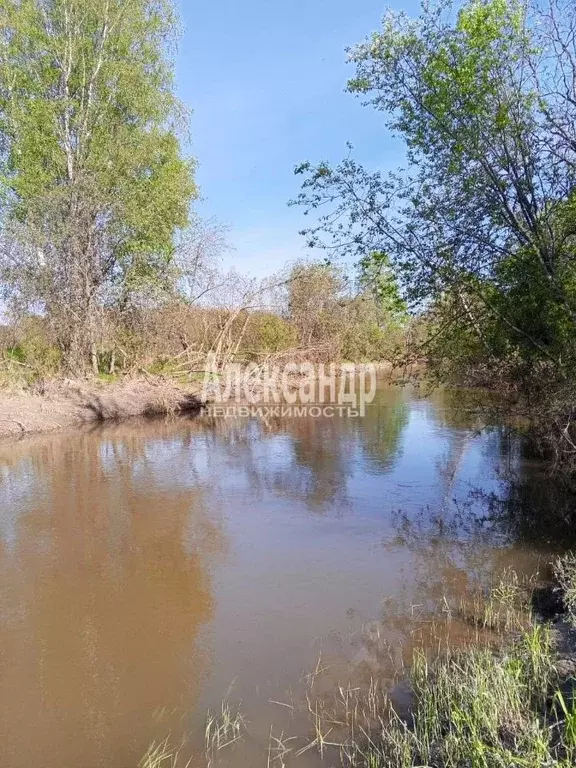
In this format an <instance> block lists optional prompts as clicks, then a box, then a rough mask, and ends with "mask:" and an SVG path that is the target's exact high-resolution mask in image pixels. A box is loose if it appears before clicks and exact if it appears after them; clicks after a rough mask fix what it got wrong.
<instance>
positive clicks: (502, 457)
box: [0, 387, 557, 768]
mask: <svg viewBox="0 0 576 768" xmlns="http://www.w3.org/2000/svg"><path fill="white" fill-rule="evenodd" d="M482 425H483V423H482V420H481V418H480V416H478V415H477V411H476V410H475V409H474V408H469V407H466V408H462V407H461V404H459V403H456V402H455V400H454V396H453V395H451V394H450V393H436V394H435V395H434V396H432V397H429V398H422V397H420V396H417V394H416V393H415V392H413V391H411V390H409V389H399V388H389V387H382V388H380V390H379V391H378V393H377V397H376V400H375V402H374V403H373V404H372V405H371V406H369V408H368V412H367V414H366V416H365V418H363V419H350V418H340V417H338V416H335V417H334V418H330V419H328V418H325V419H322V418H319V419H312V418H308V419H304V418H294V419H284V420H273V421H272V422H269V423H263V422H260V421H257V420H222V419H220V420H218V421H214V420H211V419H208V418H207V417H199V418H196V419H191V420H185V419H177V420H173V421H153V422H142V423H130V424H124V425H120V426H118V425H116V426H108V427H101V428H98V429H94V430H92V431H89V432H87V431H82V432H70V433H67V434H62V435H59V436H48V437H39V438H35V439H26V440H23V441H21V442H17V443H5V444H3V445H1V446H0V765H1V766H2V768H97V767H98V768H100V766H102V767H104V766H105V767H106V768H130V767H134V768H135V766H137V765H138V763H139V760H140V759H141V757H142V755H143V754H144V752H145V751H146V749H147V747H148V745H149V744H150V743H151V742H152V741H153V740H161V739H163V738H165V737H166V736H167V735H168V734H170V738H171V740H172V741H173V742H174V743H180V741H182V740H184V741H185V746H184V748H183V752H185V753H186V754H187V755H188V754H190V755H194V756H195V757H194V761H195V763H194V764H198V765H201V764H202V760H203V758H201V757H199V755H200V754H201V753H202V749H203V746H202V745H203V728H204V722H205V717H206V712H207V710H208V709H212V710H215V709H218V707H219V706H220V701H221V700H222V698H223V697H227V699H228V700H229V701H231V702H232V703H233V704H234V705H235V704H237V703H238V702H241V707H242V711H243V713H244V717H245V719H246V721H247V723H248V735H247V736H246V737H245V738H244V739H243V741H242V742H240V743H238V744H236V745H235V746H234V747H231V748H230V749H229V750H224V751H223V753H222V755H219V756H218V757H219V760H220V761H221V762H222V763H223V764H227V765H234V766H240V767H242V768H248V767H250V768H251V767H252V766H256V765H262V766H264V765H266V764H267V749H268V737H269V733H270V727H271V726H272V727H274V728H275V729H276V730H275V732H276V733H279V732H280V731H281V730H284V732H285V735H295V736H299V737H301V738H302V739H305V737H306V734H307V728H308V724H307V721H306V719H305V718H304V715H303V708H302V706H301V705H302V701H303V698H302V697H303V688H304V687H305V685H306V684H307V683H306V680H307V678H306V672H307V671H308V672H309V671H310V670H313V669H314V668H315V667H316V665H317V663H318V660H319V659H321V662H320V666H319V667H318V669H319V671H320V673H321V675H323V676H324V678H325V682H326V685H328V686H329V685H333V684H334V683H335V682H336V680H347V681H352V682H353V684H357V685H363V684H365V683H366V681H367V680H369V679H370V678H371V677H374V676H379V675H383V676H384V677H385V676H386V675H388V674H389V673H390V669H389V667H390V665H398V664H399V663H402V660H403V659H407V658H408V657H409V653H410V648H411V645H412V643H413V641H414V637H413V635H414V617H415V616H417V617H420V618H422V617H424V618H425V617H426V615H427V614H428V612H432V611H433V610H434V606H437V605H438V603H439V602H440V601H441V600H442V597H443V596H444V595H446V596H447V597H448V598H449V599H453V598H454V599H458V598H460V597H465V596H466V595H467V594H468V593H469V592H470V591H471V590H473V589H476V588H477V586H478V585H479V584H488V583H490V581H491V580H493V579H494V578H497V576H498V575H499V574H501V573H502V572H503V571H504V570H505V569H506V568H508V567H514V568H515V569H516V570H517V571H519V572H520V573H521V574H528V573H531V572H533V571H534V569H536V568H537V567H538V566H539V565H542V563H545V562H546V560H547V559H549V556H550V553H551V552H553V551H555V550H556V549H557V545H556V543H555V541H554V535H555V532H554V530H553V528H552V527H551V525H549V524H548V523H547V515H548V513H549V508H551V507H552V506H554V505H555V504H557V500H554V499H552V498H551V497H550V494H549V492H548V491H547V490H546V487H547V486H546V477H545V474H544V473H543V471H542V468H540V467H538V466H537V465H536V464H534V463H533V462H532V463H531V462H529V461H527V460H524V459H523V458H522V451H521V446H520V445H519V442H518V440H516V439H514V438H510V436H508V435H506V434H505V432H504V430H502V429H501V428H498V427H497V426H496V427H493V428H491V429H489V430H483V431H481V432H479V431H478V430H479V428H480V427H481V426H482ZM547 505H548V506H547ZM420 626H421V627H422V626H425V621H424V623H423V624H421V625H420ZM455 632H456V633H457V627H456V626H455ZM224 752H226V754H224ZM303 761H304V762H302V763H298V764H308V765H315V764H316V757H314V756H313V753H312V752H309V753H307V754H306V755H305V756H304V757H303Z"/></svg>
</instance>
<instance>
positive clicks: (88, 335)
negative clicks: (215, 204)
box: [0, 0, 197, 365]
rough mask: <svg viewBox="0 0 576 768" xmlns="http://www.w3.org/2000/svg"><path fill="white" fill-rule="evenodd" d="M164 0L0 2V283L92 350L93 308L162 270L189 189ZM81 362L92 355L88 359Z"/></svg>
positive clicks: (192, 190)
mask: <svg viewBox="0 0 576 768" xmlns="http://www.w3.org/2000/svg"><path fill="white" fill-rule="evenodd" d="M175 30H176V16H175V11H174V8H173V5H172V2H171V0H134V1H133V2H130V3H128V4H127V3H125V2H124V1H123V0H54V2H50V3H45V2H43V0H22V1H21V2H18V3H3V4H2V7H1V9H0V138H1V140H2V144H3V152H2V155H1V158H0V204H1V207H2V208H1V215H2V219H3V223H4V225H5V237H6V239H8V240H9V242H10V248H9V249H8V250H9V251H10V252H15V251H19V253H18V258H17V259H16V260H15V259H14V258H6V259H5V261H4V263H3V264H2V267H3V273H4V274H3V276H2V277H3V282H4V284H5V286H7V287H8V288H9V289H10V291H11V295H12V298H13V299H15V300H16V301H18V302H19V303H21V304H27V305H29V306H34V305H38V304H40V305H41V306H43V308H44V310H45V312H46V313H47V314H48V315H49V317H50V318H51V319H52V320H54V322H55V323H57V324H58V326H59V330H58V338H59V343H60V345H61V347H62V349H63V351H64V352H65V353H66V355H67V356H68V357H70V358H72V357H74V360H72V359H71V360H70V362H71V363H72V364H73V365H81V364H82V358H84V359H85V357H86V356H87V354H88V353H89V352H91V354H92V356H93V360H94V361H95V357H94V349H93V348H94V342H95V333H96V331H95V328H96V326H97V325H98V319H97V314H98V311H99V309H100V308H101V307H102V306H103V304H104V303H107V304H110V303H113V302H115V301H119V300H120V301H122V302H124V303H126V302H127V301H128V299H129V297H130V295H131V294H132V293H134V292H135V291H142V290H143V289H145V288H146V286H150V285H152V286H155V285H157V284H158V283H159V282H163V281H165V280H166V279H167V275H168V271H169V267H170V265H171V262H172V259H173V254H174V249H175V242H176V235H177V232H178V230H181V229H183V228H184V227H186V226H187V224H188V217H189V206H190V202H191V201H192V200H193V199H194V198H195V197H196V194H197V192H196V187H195V184H194V179H193V170H194V163H193V162H191V161H190V160H188V159H186V158H185V157H183V156H182V153H181V151H180V142H179V138H178V130H179V126H181V125H183V122H184V119H185V115H184V112H183V110H182V107H181V106H180V104H179V103H178V101H177V99H176V97H175V95H174V87H173V71H172V63H171V57H172V53H171V51H172V46H173V43H174V40H175ZM94 364H95V363H94Z"/></svg>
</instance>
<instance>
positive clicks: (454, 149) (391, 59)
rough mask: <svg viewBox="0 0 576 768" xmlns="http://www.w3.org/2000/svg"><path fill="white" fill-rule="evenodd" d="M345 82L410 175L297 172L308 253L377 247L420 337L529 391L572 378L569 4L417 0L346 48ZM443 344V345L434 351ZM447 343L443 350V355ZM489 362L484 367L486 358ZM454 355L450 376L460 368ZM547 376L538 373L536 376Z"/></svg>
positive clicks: (573, 183)
mask: <svg viewBox="0 0 576 768" xmlns="http://www.w3.org/2000/svg"><path fill="white" fill-rule="evenodd" d="M350 60H351V62H352V63H353V64H354V65H355V67H356V74H355V77H353V79H352V80H350V82H349V85H348V89H349V91H350V92H351V93H353V94H356V95H359V96H360V97H361V98H362V99H364V100H365V103H366V104H367V105H370V106H371V107H373V108H374V109H376V110H379V111H383V112H384V113H385V114H386V115H387V117H388V125H389V127H390V128H391V130H393V131H394V132H395V133H396V134H397V135H399V136H400V137H401V138H402V139H403V140H404V142H405V147H406V157H407V160H408V169H407V170H405V171H397V172H395V173H391V174H389V175H385V174H382V173H380V172H371V171H369V170H367V169H365V168H363V167H362V166H361V165H359V164H358V163H357V162H355V160H354V159H353V157H352V155H351V154H349V156H348V157H347V158H346V159H345V160H343V161H342V162H341V163H340V164H338V165H337V166H336V167H332V166H330V165H328V164H326V163H321V164H319V165H317V166H313V165H311V164H310V163H304V164H302V165H301V166H299V167H298V168H297V172H298V173H301V174H304V175H305V177H306V178H305V180H304V183H303V190H302V193H301V195H300V196H299V200H298V202H300V203H301V204H303V205H304V206H306V208H307V210H308V211H318V212H319V213H320V214H321V216H320V218H319V221H318V225H317V226H314V227H312V228H311V229H309V230H307V231H306V235H307V237H308V240H309V242H310V244H311V245H321V246H322V247H324V248H327V249H328V250H329V251H334V250H335V251H340V252H344V253H346V254H353V255H354V256H355V257H356V258H359V259H363V260H364V268H365V269H366V268H367V267H370V268H375V267H376V266H377V261H378V259H377V258H376V259H375V257H374V256H373V255H372V254H380V253H385V254H386V255H387V257H388V258H389V259H390V264H391V265H392V267H393V269H394V271H395V273H396V274H397V276H398V277H399V279H400V282H401V284H402V287H403V289H404V291H405V293H406V296H407V298H408V300H409V302H410V306H411V308H412V310H413V311H415V312H417V313H419V314H422V313H426V314H427V316H428V317H432V318H433V322H431V323H430V324H429V329H430V334H429V336H428V339H427V341H426V344H427V345H429V347H428V348H430V345H432V346H433V347H434V349H435V351H436V354H435V357H436V358H437V359H443V360H446V358H450V357H452V356H453V355H454V351H455V349H456V348H457V347H458V346H459V345H458V343H455V342H458V340H463V334H464V335H465V343H464V344H463V345H462V346H463V347H465V348H466V349H468V350H469V351H470V357H469V358H468V362H469V363H470V362H473V363H474V364H476V363H477V362H479V361H480V362H481V363H482V364H483V365H484V368H485V369H486V367H487V366H490V368H491V370H493V371H494V374H495V376H494V378H493V382H492V383H497V379H496V374H498V376H502V375H504V376H505V377H506V382H507V384H508V385H511V384H514V385H515V386H517V387H519V388H520V389H523V390H524V391H527V390H528V389H530V388H531V389H533V390H534V389H535V388H536V389H537V388H538V386H540V385H541V383H542V382H543V381H546V382H548V383H549V382H550V381H551V380H555V381H557V382H558V383H559V385H560V384H561V383H562V382H566V381H569V380H570V379H571V378H572V375H573V372H574V371H575V370H576V344H575V340H576V258H575V257H576V215H575V214H576V209H575V207H574V205H575V200H576V198H575V189H576V175H575V172H576V140H575V138H574V136H575V133H574V126H575V125H576V98H575V93H574V83H575V82H576V7H575V6H574V4H573V3H571V2H567V0H545V2H535V3H534V5H530V4H529V2H524V0H468V1H467V2H465V3H464V4H463V5H461V6H460V7H459V10H457V11H456V10H455V7H454V5H453V4H452V3H451V2H450V0H438V2H436V3H432V4H430V3H426V4H424V5H423V8H422V12H421V14H420V16H419V18H418V19H416V20H411V19H409V18H408V17H407V16H406V15H405V14H394V13H389V14H388V15H387V16H386V17H385V19H384V21H383V24H382V27H381V29H379V30H378V31H377V32H375V33H374V34H373V35H372V36H371V37H370V38H369V39H367V40H366V41H365V42H364V43H362V44H360V45H359V46H357V47H355V48H353V49H352V50H351V51H350ZM439 345H440V346H439ZM441 345H444V353H442V349H441ZM496 361H497V362H498V363H499V365H494V363H495V362H496ZM462 362H463V358H462V356H461V355H460V356H458V357H457V365H456V366H454V368H453V370H460V371H461V370H462ZM544 372H545V374H544Z"/></svg>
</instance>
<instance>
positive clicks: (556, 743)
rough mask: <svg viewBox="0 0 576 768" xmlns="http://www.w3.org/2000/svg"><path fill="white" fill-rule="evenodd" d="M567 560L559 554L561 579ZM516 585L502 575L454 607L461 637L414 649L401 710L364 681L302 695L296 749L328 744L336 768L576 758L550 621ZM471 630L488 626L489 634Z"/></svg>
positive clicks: (483, 765)
mask: <svg viewBox="0 0 576 768" xmlns="http://www.w3.org/2000/svg"><path fill="white" fill-rule="evenodd" d="M574 565H576V560H571V561H570V562H568V563H564V573H565V578H566V585H567V586H570V587H571V588H572V587H573V585H574V583H575V582H574V581H573V579H574V576H576V567H574V568H573V566H574ZM574 589H575V595H576V587H574ZM521 594H522V588H521V586H520V585H519V584H518V581H517V579H516V578H515V576H514V574H508V575H507V578H506V579H504V580H503V581H502V582H501V583H500V584H498V585H496V586H495V588H494V589H493V590H492V591H491V592H490V594H489V595H488V596H487V597H486V599H485V601H484V603H483V605H480V604H479V602H475V603H474V605H473V610H471V609H470V606H467V607H466V609H464V608H462V607H461V608H459V609H458V610H457V611H455V613H459V614H460V618H462V617H463V616H464V617H465V618H466V620H467V621H468V622H469V623H470V624H471V625H472V626H474V627H476V628H478V633H477V635H476V638H475V639H474V640H472V643H471V644H470V645H469V646H466V647H464V648H458V649H453V648H451V647H450V645H449V644H448V645H446V646H444V647H443V648H442V650H441V651H440V652H439V653H438V654H437V655H436V656H435V657H434V658H432V659H431V658H430V657H429V655H428V654H427V653H425V652H424V650H420V651H416V653H415V655H414V659H413V662H412V667H411V671H410V673H409V681H410V686H411V690H412V697H413V700H412V707H411V712H410V714H409V715H408V716H406V715H404V716H401V715H400V714H399V713H398V712H397V711H396V709H395V707H394V705H393V703H392V702H391V701H390V699H389V698H388V697H387V695H386V693H385V692H384V691H382V690H380V689H379V687H378V685H377V684H376V683H374V682H372V684H371V685H370V687H369V688H368V690H360V689H354V690H350V689H348V690H346V689H342V688H339V689H338V691H336V693H335V695H334V697H333V698H332V700H331V701H330V702H329V703H328V704H326V703H325V702H324V701H322V700H318V699H317V700H315V701H310V700H309V709H310V712H311V719H312V738H311V739H310V741H309V744H308V746H307V747H304V748H303V749H302V750H301V752H303V751H306V750H307V749H309V748H312V747H314V748H315V749H317V751H318V752H319V753H320V755H321V756H322V757H323V756H324V755H325V753H326V751H327V749H330V748H331V749H332V750H333V751H332V752H331V753H330V758H331V759H330V761H328V762H329V763H330V765H334V764H335V762H338V763H339V764H340V765H341V766H343V768H568V766H574V765H576V705H575V704H572V703H568V702H567V701H566V698H565V697H564V695H563V694H562V693H561V692H560V690H559V682H560V681H559V680H558V675H557V673H556V669H555V666H554V662H555V650H554V641H553V635H552V630H551V628H550V626H549V625H546V624H542V623H539V622H537V621H536V620H535V619H534V618H533V617H531V616H530V614H529V612H528V610H527V607H526V606H524V607H521V606H520V603H521V600H520V596H521ZM445 612H446V610H445ZM448 613H450V612H449V611H448ZM450 620H451V617H449V621H450ZM480 629H481V630H483V631H484V630H486V629H489V630H491V632H492V636H491V640H490V641H489V640H488V639H487V636H486V634H485V633H482V634H481V633H480Z"/></svg>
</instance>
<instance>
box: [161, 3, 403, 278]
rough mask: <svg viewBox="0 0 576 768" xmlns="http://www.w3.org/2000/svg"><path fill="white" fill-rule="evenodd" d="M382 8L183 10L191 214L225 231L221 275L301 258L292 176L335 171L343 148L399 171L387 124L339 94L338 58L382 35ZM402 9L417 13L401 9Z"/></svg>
mask: <svg viewBox="0 0 576 768" xmlns="http://www.w3.org/2000/svg"><path fill="white" fill-rule="evenodd" d="M386 5H388V3H383V2H380V1H379V0H356V2H349V1H347V0H330V2H329V1H328V0H307V1H306V0H289V1H288V2H275V1H274V0H268V1H267V2H266V1H265V0H244V1H243V2H240V1H239V0H236V1H235V0H220V1H219V2H200V3H199V2H192V1H191V0H180V11H181V16H182V20H183V25H184V34H183V37H182V39H181V42H180V50H179V54H178V61H177V72H176V75H177V84H178V90H179V95H180V98H181V99H182V100H183V101H184V103H185V104H186V105H187V106H188V107H190V108H191V109H192V110H193V115H192V122H191V134H192V145H191V148H190V151H191V153H192V154H193V155H194V156H195V157H196V158H197V159H198V162H199V168H198V172H197V180H198V182H199V185H200V188H201V193H202V196H203V200H202V202H201V203H200V204H199V205H198V206H197V209H198V211H199V212H200V213H201V214H202V215H203V216H206V217H212V216H213V217H216V218H217V219H218V220H219V221H220V222H222V223H224V224H227V225H228V226H229V227H230V232H229V237H228V239H229V242H230V244H231V245H232V246H233V248H234V250H233V251H231V252H230V253H228V254H227V255H226V256H225V262H226V264H227V265H235V266H236V268H237V269H238V270H239V271H242V272H249V273H251V274H253V275H255V276H262V275H265V274H269V273H271V272H273V271H275V270H276V269H278V268H280V267H281V266H282V265H283V264H284V263H286V262H287V261H293V260H294V259H296V258H299V257H301V256H302V255H303V254H304V251H303V238H302V237H301V236H299V235H298V231H299V229H301V228H302V227H303V226H304V225H305V224H306V222H307V220H306V219H304V218H303V216H302V212H301V210H300V209H298V208H288V207H287V205H286V203H287V201H288V200H289V199H290V198H292V197H294V196H295V195H296V194H297V193H298V189H299V178H298V177H295V176H294V174H293V168H294V165H295V164H296V163H298V162H300V161H302V160H311V161H318V160H331V161H337V160H338V159H340V158H341V157H343V156H344V155H345V154H346V142H347V141H351V142H352V143H353V144H354V146H355V156H356V157H357V158H359V159H360V160H362V161H363V162H365V163H366V164H367V165H369V166H370V167H373V168H375V167H380V168H382V167H384V168H386V167H394V166H396V165H397V164H398V163H400V162H401V161H402V150H401V147H400V146H399V145H398V143H397V142H395V141H394V140H393V139H392V138H391V137H390V135H389V134H388V133H387V132H386V129H385V127H384V116H383V115H381V114H380V115H379V114H377V113H375V112H374V111H372V110H370V109H368V108H365V107H362V106H361V104H360V102H359V100H358V99H356V98H354V97H353V96H351V95H350V94H346V93H344V87H345V84H346V80H347V79H348V77H350V76H351V75H352V74H353V69H352V67H351V65H347V64H346V55H345V50H344V49H345V48H346V46H348V45H353V44H354V43H357V42H360V41H361V40H362V39H363V38H364V37H365V36H366V35H367V34H369V33H370V32H371V31H373V30H374V29H376V28H377V27H378V26H379V23H380V20H381V18H382V16H383V13H384V11H385V8H386ZM394 7H396V8H397V9H400V8H403V9H404V10H406V11H408V12H410V13H415V11H416V8H417V6H416V2H414V0H407V1H406V2H405V3H403V4H402V5H398V4H396V5H395V6H394Z"/></svg>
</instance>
